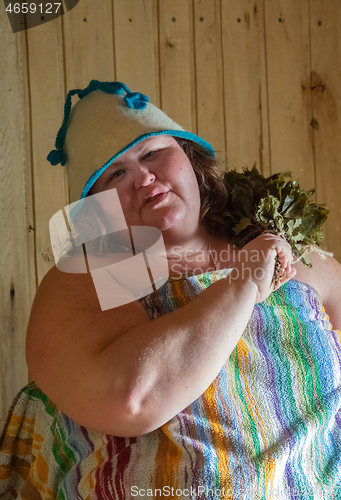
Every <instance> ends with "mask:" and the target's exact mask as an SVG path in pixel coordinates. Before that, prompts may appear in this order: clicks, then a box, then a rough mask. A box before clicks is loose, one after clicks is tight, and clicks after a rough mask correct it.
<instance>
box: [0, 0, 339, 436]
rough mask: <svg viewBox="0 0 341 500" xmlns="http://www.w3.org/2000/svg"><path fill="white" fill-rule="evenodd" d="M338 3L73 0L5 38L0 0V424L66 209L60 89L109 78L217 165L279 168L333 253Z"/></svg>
mask: <svg viewBox="0 0 341 500" xmlns="http://www.w3.org/2000/svg"><path fill="white" fill-rule="evenodd" d="M340 21H341V5H340V2H339V1H338V0H328V1H327V0H300V2H297V0H271V2H267V1H265V0H102V1H101V2H100V6H99V4H98V2H96V1H95V0H80V1H79V3H78V5H77V6H76V7H75V8H74V9H72V10H71V11H70V12H68V13H66V14H65V15H64V16H63V17H61V18H58V19H56V20H54V21H51V22H49V23H47V24H44V25H42V26H39V27H35V28H31V29H29V30H27V31H26V32H21V33H16V34H13V33H12V32H11V28H10V24H9V22H8V19H7V17H6V13H5V11H4V5H3V3H2V2H1V3H0V42H1V47H2V53H1V59H0V61H1V75H2V79H1V83H0V85H1V97H0V116H1V118H2V120H1V125H0V126H1V133H0V182H1V203H0V221H1V222H0V224H1V233H0V234H1V243H2V244H1V299H2V300H1V304H0V307H1V331H0V335H1V337H0V355H1V363H0V390H1V394H0V405H1V407H0V427H1V424H3V422H4V418H5V416H6V413H7V409H8V407H9V405H10V402H11V401H12V398H13V397H14V395H15V394H16V392H17V391H18V390H19V389H20V387H21V386H23V385H24V384H25V383H26V377H27V371H26V365H25V356H24V344H25V330H26V326H27V322H28V318H29V312H30V307H31V304H32V300H33V296H34V292H35V290H36V287H37V286H38V284H39V283H40V281H41V280H42V278H43V276H44V275H45V274H46V272H47V271H48V270H49V269H50V267H51V266H52V265H53V264H54V262H53V256H52V252H51V248H50V239H49V233H48V222H49V219H50V218H51V217H52V215H53V214H54V213H55V212H57V211H58V210H59V209H60V208H61V207H63V206H65V205H67V204H68V187H67V181H66V178H65V174H64V170H63V168H62V167H60V166H56V167H52V166H51V165H50V164H49V163H48V162H47V161H46V156H47V154H48V152H49V151H50V150H51V149H52V148H53V147H54V140H55V136H56V132H57V130H58V128H59V126H60V124H61V121H62V112H63V105H64V100H65V96H66V92H67V91H68V90H69V89H71V88H79V87H81V88H82V87H85V86H87V85H88V83H89V81H90V80H91V79H98V80H107V81H114V80H118V81H123V82H125V83H126V84H127V85H128V86H129V87H130V88H131V89H132V90H133V91H141V92H143V93H145V94H147V95H148V96H149V97H150V99H151V101H152V102H153V103H155V104H157V105H159V106H161V107H162V109H163V110H164V111H165V112H166V113H168V114H169V115H170V116H171V117H172V118H173V119H174V120H175V121H178V122H179V123H181V124H182V126H183V127H184V128H187V129H190V130H191V131H193V132H194V133H199V134H200V135H202V136H203V137H204V138H206V139H207V140H208V141H210V142H211V143H212V144H213V146H214V147H215V148H216V149H217V150H218V151H219V152H220V154H221V159H222V164H221V170H224V169H225V168H227V169H229V168H241V167H243V166H249V167H251V166H252V165H253V164H254V163H256V164H257V166H258V167H259V168H260V170H261V171H262V172H263V173H264V174H265V175H269V174H270V173H274V172H278V171H287V170H291V171H292V173H293V175H294V177H295V178H296V179H298V180H299V181H300V182H301V183H302V185H303V187H305V188H315V189H316V200H317V201H318V202H320V203H327V204H328V206H329V208H330V209H331V210H332V213H331V215H330V220H329V222H328V225H327V232H326V242H325V247H326V248H327V249H328V250H330V251H333V252H334V253H335V256H336V258H337V259H338V260H339V261H341V248H340V242H341V227H340V226H341V224H340V220H341V197H340V196H339V190H340V186H341V165H340V163H341V145H340V144H341V141H340V140H339V138H340V136H341V91H340V86H339V82H340V71H341V65H340V62H341V61H340V58H341V54H340V47H341V38H340V37H341V23H340Z"/></svg>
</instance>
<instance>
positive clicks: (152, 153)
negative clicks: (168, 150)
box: [143, 150, 158, 159]
mask: <svg viewBox="0 0 341 500" xmlns="http://www.w3.org/2000/svg"><path fill="white" fill-rule="evenodd" d="M157 152H158V150H152V151H148V153H147V154H146V155H144V157H143V159H146V158H151V157H152V156H153V155H154V154H155V153H157Z"/></svg>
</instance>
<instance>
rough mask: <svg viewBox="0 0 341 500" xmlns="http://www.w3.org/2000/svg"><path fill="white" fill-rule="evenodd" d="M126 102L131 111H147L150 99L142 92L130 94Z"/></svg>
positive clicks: (126, 97) (125, 98)
mask: <svg viewBox="0 0 341 500" xmlns="http://www.w3.org/2000/svg"><path fill="white" fill-rule="evenodd" d="M124 100H125V102H126V104H127V106H128V108H131V109H145V108H146V107H147V103H148V102H149V97H147V96H146V95H144V94H141V92H128V93H127V95H126V96H125V97H124Z"/></svg>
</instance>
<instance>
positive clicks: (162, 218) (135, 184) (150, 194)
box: [90, 135, 200, 232]
mask: <svg viewBox="0 0 341 500" xmlns="http://www.w3.org/2000/svg"><path fill="white" fill-rule="evenodd" d="M114 188H115V189H116V190H117V193H118V196H119V199H120V202H121V205H122V209H123V213H124V216H125V219H126V222H127V224H128V226H153V227H157V228H158V229H160V230H161V231H167V230H169V229H172V228H174V227H180V226H181V227H182V229H183V230H188V231H191V232H192V231H193V230H195V229H196V228H197V227H198V224H199V212H200V194H199V187H198V183H197V180H196V176H195V173H194V171H193V168H192V165H191V163H190V161H189V159H188V157H187V156H186V154H185V153H184V151H183V150H182V149H181V147H180V146H179V144H178V143H177V142H176V140H175V139H174V138H173V137H171V136H169V135H157V136H153V137H149V138H147V139H145V140H143V141H141V142H140V143H138V144H136V145H135V146H134V147H132V148H131V149H130V150H128V151H126V152H125V153H123V154H122V155H121V156H120V157H119V158H117V159H116V160H115V161H114V162H113V163H112V164H111V165H110V166H109V167H108V168H107V169H106V170H105V171H104V172H103V174H102V175H101V176H100V177H99V178H98V179H97V181H96V182H95V184H94V185H93V186H92V188H91V190H90V194H96V193H100V192H103V191H106V190H109V189H114ZM155 196H156V197H155ZM154 197H155V198H154ZM103 209H104V210H105V212H106V213H107V214H108V215H109V216H110V209H109V208H108V207H103Z"/></svg>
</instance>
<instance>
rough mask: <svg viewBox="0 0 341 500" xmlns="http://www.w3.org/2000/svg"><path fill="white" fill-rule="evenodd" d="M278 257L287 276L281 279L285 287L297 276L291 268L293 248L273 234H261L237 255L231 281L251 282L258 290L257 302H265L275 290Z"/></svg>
mask: <svg viewBox="0 0 341 500" xmlns="http://www.w3.org/2000/svg"><path fill="white" fill-rule="evenodd" d="M277 256H278V257H279V259H280V263H281V266H282V267H283V269H284V270H285V272H286V276H285V277H284V278H283V279H281V285H283V284H284V283H286V282H287V281H289V280H290V279H291V278H293V277H294V276H295V274H296V270H295V268H294V267H292V266H291V262H292V260H293V256H292V253H291V246H290V245H289V243H288V242H287V241H285V240H284V239H283V238H281V237H280V236H277V235H274V234H271V233H263V234H261V235H260V236H258V237H257V238H255V239H254V240H252V241H251V242H250V243H248V244H247V245H245V246H244V247H243V248H242V249H241V250H240V251H239V252H238V253H237V254H236V257H237V262H234V269H233V272H232V273H231V280H233V279H241V280H248V281H250V282H251V283H252V284H253V285H254V286H255V287H256V288H257V299H256V302H257V303H258V302H263V300H265V299H266V298H267V297H268V296H269V295H270V293H271V292H272V291H273V290H274V286H273V284H272V277H273V273H274V268H275V263H276V257H277Z"/></svg>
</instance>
